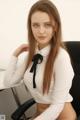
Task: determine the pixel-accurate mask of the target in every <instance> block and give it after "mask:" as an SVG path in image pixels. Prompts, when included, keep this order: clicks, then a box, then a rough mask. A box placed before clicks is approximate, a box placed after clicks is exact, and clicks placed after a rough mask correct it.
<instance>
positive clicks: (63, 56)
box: [56, 47, 70, 62]
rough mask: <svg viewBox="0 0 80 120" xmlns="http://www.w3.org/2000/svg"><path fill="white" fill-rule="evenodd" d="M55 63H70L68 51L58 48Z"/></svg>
mask: <svg viewBox="0 0 80 120" xmlns="http://www.w3.org/2000/svg"><path fill="white" fill-rule="evenodd" d="M56 61H65V62H66V61H70V56H69V53H68V51H67V50H66V49H65V48H62V47H60V48H59V51H58V54H57V57H56Z"/></svg>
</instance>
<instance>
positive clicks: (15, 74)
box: [3, 45, 74, 120]
mask: <svg viewBox="0 0 80 120" xmlns="http://www.w3.org/2000/svg"><path fill="white" fill-rule="evenodd" d="M49 51H50V45H48V46H46V47H45V48H43V49H41V50H38V49H37V50H36V53H40V54H41V55H43V61H42V63H41V64H38V65H37V71H36V76H35V81H36V88H33V73H31V72H30V69H31V67H32V63H31V64H30V65H29V67H28V69H27V70H25V69H26V64H27V57H26V58H25V60H24V62H23V63H22V64H21V65H20V66H17V63H18V58H17V57H15V56H12V57H11V61H10V63H9V66H8V68H7V71H6V75H5V79H4V80H3V86H4V88H8V87H12V86H14V85H16V84H19V83H21V82H22V81H23V82H24V83H25V85H26V86H27V88H28V89H29V91H30V93H31V95H32V96H33V98H34V99H35V101H36V102H37V103H44V104H50V106H49V107H48V108H47V109H46V110H45V111H44V112H43V113H42V114H40V115H39V116H38V117H36V118H35V119H34V120H56V118H57V117H58V116H59V114H60V112H61V111H62V110H63V107H64V103H65V102H71V101H72V99H73V98H72V96H71V95H70V93H69V90H70V88H71V85H72V79H73V76H74V72H73V69H72V66H71V61H70V57H69V54H68V53H67V51H66V50H64V49H63V48H60V49H59V53H58V55H57V57H56V59H55V63H54V73H53V74H52V81H51V85H50V89H49V93H48V94H47V93H46V94H44V95H43V93H42V85H43V75H44V69H45V64H46V60H47V57H48V54H49ZM54 74H55V80H54V77H53V76H54Z"/></svg>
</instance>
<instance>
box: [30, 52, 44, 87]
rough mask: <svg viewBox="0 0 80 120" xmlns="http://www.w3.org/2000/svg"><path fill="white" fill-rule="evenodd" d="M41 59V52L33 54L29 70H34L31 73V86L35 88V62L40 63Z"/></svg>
mask: <svg viewBox="0 0 80 120" xmlns="http://www.w3.org/2000/svg"><path fill="white" fill-rule="evenodd" d="M42 60H43V56H42V55H41V54H36V55H34V56H33V59H32V61H33V65H32V67H31V69H30V72H34V73H33V88H36V82H35V75H36V68H37V64H40V63H41V62H42Z"/></svg>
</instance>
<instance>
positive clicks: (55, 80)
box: [4, 0, 76, 120]
mask: <svg viewBox="0 0 80 120" xmlns="http://www.w3.org/2000/svg"><path fill="white" fill-rule="evenodd" d="M61 35H62V33H61V21H60V16H59V13H58V10H57V8H56V7H55V5H54V4H53V3H52V2H50V1H49V0H40V1H38V2H36V3H35V4H34V5H33V6H32V7H31V9H30V12H29V16H28V40H29V45H26V44H23V45H21V46H20V47H18V48H17V49H16V50H15V51H14V53H13V55H12V58H11V62H10V64H9V66H8V69H7V72H6V76H5V80H4V86H7V87H10V86H13V85H15V84H17V83H19V82H20V81H21V80H22V78H23V81H24V83H25V85H26V86H27V88H28V89H29V91H30V93H31V94H32V96H33V98H34V99H35V101H36V102H37V113H36V116H35V118H33V120H56V119H58V120H75V119H76V113H75V111H74V109H73V107H72V105H71V101H72V96H71V95H70V93H69V90H70V88H71V85H72V79H73V76H74V73H73V69H72V66H71V61H70V57H69V54H68V53H67V51H66V50H65V48H64V45H63V44H62V36H61ZM24 51H28V53H29V54H28V56H27V57H26V58H25V60H24V62H23V63H22V65H21V66H19V67H18V68H17V62H18V56H19V55H20V54H21V53H23V52H24Z"/></svg>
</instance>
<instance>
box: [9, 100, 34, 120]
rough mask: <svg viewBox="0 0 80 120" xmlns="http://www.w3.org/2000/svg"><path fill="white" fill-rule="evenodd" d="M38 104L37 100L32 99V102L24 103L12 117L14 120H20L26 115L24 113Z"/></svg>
mask: <svg viewBox="0 0 80 120" xmlns="http://www.w3.org/2000/svg"><path fill="white" fill-rule="evenodd" d="M35 103H36V102H35V100H34V99H33V98H32V99H30V100H28V101H26V102H25V103H23V104H22V105H20V106H19V107H18V108H17V109H16V110H15V112H14V113H12V115H11V118H12V119H13V120H19V119H20V117H21V116H22V115H23V114H24V112H25V111H26V110H28V109H29V108H30V107H31V106H32V105H33V104H35Z"/></svg>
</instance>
